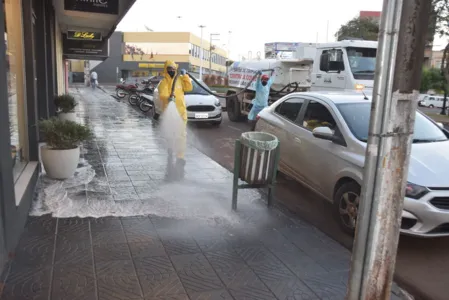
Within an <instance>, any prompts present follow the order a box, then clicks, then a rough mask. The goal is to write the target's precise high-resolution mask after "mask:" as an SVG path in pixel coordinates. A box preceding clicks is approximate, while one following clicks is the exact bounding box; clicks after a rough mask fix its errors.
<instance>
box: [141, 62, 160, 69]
mask: <svg viewBox="0 0 449 300" xmlns="http://www.w3.org/2000/svg"><path fill="white" fill-rule="evenodd" d="M163 68H164V64H143V63H140V64H139V69H163Z"/></svg>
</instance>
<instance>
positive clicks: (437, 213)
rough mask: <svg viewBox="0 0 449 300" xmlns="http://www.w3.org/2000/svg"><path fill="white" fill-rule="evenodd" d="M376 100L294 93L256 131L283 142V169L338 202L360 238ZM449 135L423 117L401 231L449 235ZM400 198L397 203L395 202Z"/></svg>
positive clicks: (262, 117)
mask: <svg viewBox="0 0 449 300" xmlns="http://www.w3.org/2000/svg"><path fill="white" fill-rule="evenodd" d="M370 111H371V100H364V97H363V95H360V94H355V93H348V94H341V93H338V94H337V93H294V94H290V95H288V96H285V97H284V98H282V99H280V100H278V101H277V102H275V103H274V104H273V105H271V106H270V107H267V108H265V109H264V110H263V111H261V112H260V113H259V116H258V121H257V124H256V130H257V131H265V132H269V133H272V134H274V135H276V136H277V137H278V138H279V140H280V143H281V147H280V149H281V161H280V170H281V172H283V173H286V174H287V175H289V176H290V177H292V178H294V179H296V180H297V181H299V182H301V183H302V184H304V185H305V186H307V187H309V188H310V189H312V190H314V191H315V192H317V193H318V194H320V195H321V196H323V197H324V198H325V199H327V200H329V201H330V202H332V203H333V207H334V208H333V209H334V214H335V217H336V218H337V219H338V221H339V224H340V225H341V227H342V229H343V230H344V231H346V232H347V233H350V234H353V233H354V230H355V224H356V220H357V214H358V205H359V201H360V187H361V184H362V181H363V178H362V174H363V166H364V161H365V151H366V142H367V139H368V127H369V119H370ZM448 153H449V133H448V132H447V131H446V130H444V129H443V128H442V126H441V124H437V123H435V122H434V121H433V120H431V119H429V118H428V117H427V116H425V115H423V114H422V113H420V112H417V113H416V122H415V130H414V140H413V146H412V153H411V157H410V167H409V174H408V184H407V189H406V197H405V199H404V210H403V213H402V224H401V231H402V233H405V234H409V235H414V236H421V237H435V236H448V235H449V154H448ZM392 200H394V199H392Z"/></svg>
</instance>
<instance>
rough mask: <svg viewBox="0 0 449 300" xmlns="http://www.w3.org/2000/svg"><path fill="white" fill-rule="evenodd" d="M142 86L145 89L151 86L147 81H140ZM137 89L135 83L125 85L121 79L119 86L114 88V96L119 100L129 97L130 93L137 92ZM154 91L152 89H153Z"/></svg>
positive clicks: (137, 85)
mask: <svg viewBox="0 0 449 300" xmlns="http://www.w3.org/2000/svg"><path fill="white" fill-rule="evenodd" d="M141 84H142V85H144V86H145V87H146V86H148V85H151V83H150V81H149V80H142V82H141ZM138 88H139V84H138V83H137V82H136V83H134V84H126V83H125V80H124V79H123V78H121V79H120V84H117V85H116V86H115V94H116V95H117V97H119V98H120V99H122V98H124V97H125V96H126V95H129V94H130V92H131V91H133V90H137V89H138ZM153 90H154V88H153Z"/></svg>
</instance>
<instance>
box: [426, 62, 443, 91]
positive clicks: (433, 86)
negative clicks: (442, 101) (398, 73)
mask: <svg viewBox="0 0 449 300" xmlns="http://www.w3.org/2000/svg"><path fill="white" fill-rule="evenodd" d="M444 84H445V78H444V76H443V74H442V73H441V70H440V69H437V68H431V69H423V70H422V78H421V88H420V92H421V93H427V91H428V90H435V91H436V92H437V93H441V92H443V91H444Z"/></svg>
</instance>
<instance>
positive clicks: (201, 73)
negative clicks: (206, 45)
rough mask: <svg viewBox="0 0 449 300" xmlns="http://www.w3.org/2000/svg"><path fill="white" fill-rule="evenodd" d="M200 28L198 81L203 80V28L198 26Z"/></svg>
mask: <svg viewBox="0 0 449 300" xmlns="http://www.w3.org/2000/svg"><path fill="white" fill-rule="evenodd" d="M199 27H200V28H201V48H200V80H203V58H204V57H203V28H204V27H206V26H204V25H200V26H199Z"/></svg>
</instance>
